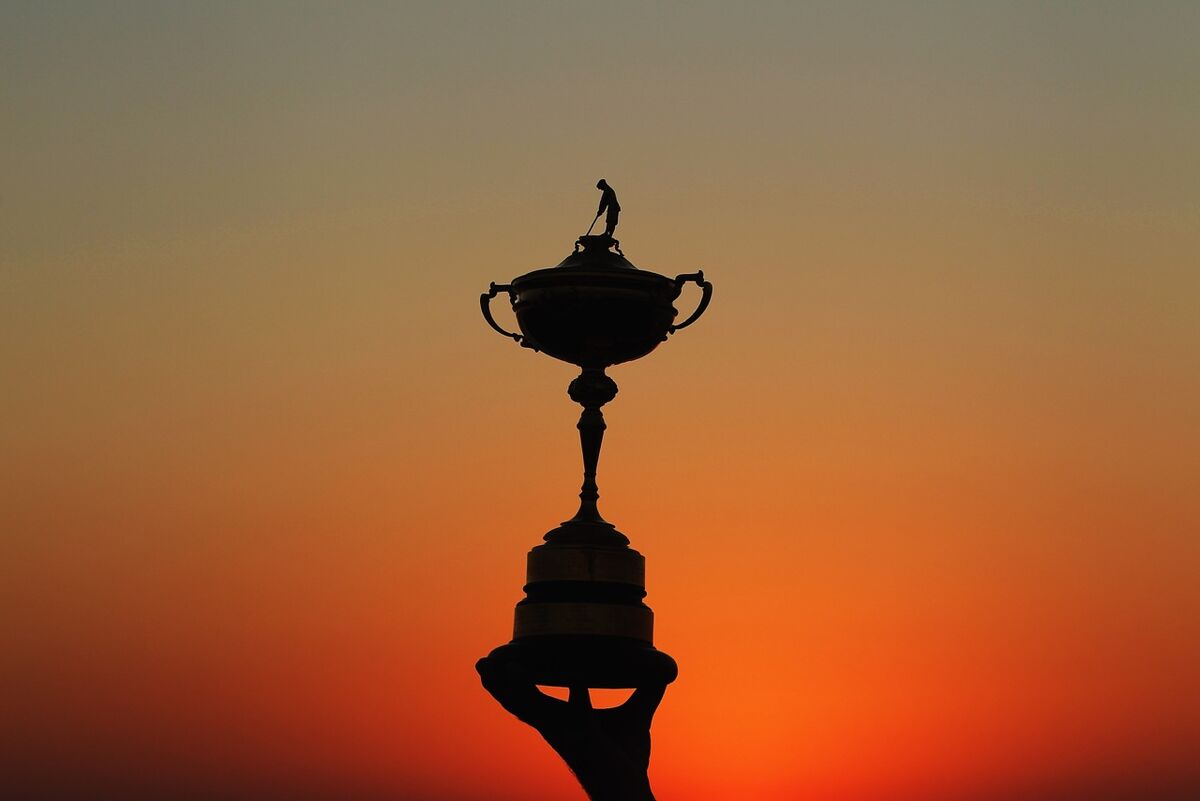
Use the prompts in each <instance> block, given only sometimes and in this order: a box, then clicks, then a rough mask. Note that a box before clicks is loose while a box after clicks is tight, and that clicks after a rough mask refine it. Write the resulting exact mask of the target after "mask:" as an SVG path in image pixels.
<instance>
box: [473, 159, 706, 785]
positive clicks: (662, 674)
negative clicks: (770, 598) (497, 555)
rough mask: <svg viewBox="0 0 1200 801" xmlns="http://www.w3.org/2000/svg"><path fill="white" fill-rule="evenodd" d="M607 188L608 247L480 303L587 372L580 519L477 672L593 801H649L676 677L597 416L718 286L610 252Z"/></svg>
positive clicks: (540, 550) (574, 390)
mask: <svg viewBox="0 0 1200 801" xmlns="http://www.w3.org/2000/svg"><path fill="white" fill-rule="evenodd" d="M597 186H598V187H599V188H600V189H601V190H602V191H603V192H604V196H603V197H602V199H601V201H600V210H599V211H598V212H597V213H596V219H597V220H598V219H600V215H601V214H603V213H604V212H605V211H607V212H608V228H607V231H606V232H605V233H604V235H601V236H592V235H591V233H590V232H591V229H590V228H589V229H588V231H589V233H588V234H585V235H584V236H582V237H580V238H579V240H578V241H577V242H576V243H575V252H574V253H572V254H571V255H569V256H568V257H567V258H566V259H564V260H563V261H562V262H561V263H560V264H559V265H558V266H557V267H551V268H546V269H542V270H534V271H532V272H530V273H526V274H525V275H522V276H518V277H517V278H515V279H513V281H512V282H511V284H502V285H498V284H495V283H493V284H492V285H491V287H490V288H489V290H488V291H487V292H485V293H483V294H482V295H481V296H480V298H479V306H480V310H481V311H482V313H483V316H484V319H485V320H487V323H488V325H490V326H491V327H492V328H493V329H495V330H496V331H497V332H499V333H501V334H503V335H504V336H506V337H510V338H512V339H513V340H514V341H516V342H518V343H520V344H521V346H522V347H525V348H529V349H531V350H534V351H537V352H541V353H545V354H546V355H548V356H552V357H554V358H556V359H561V360H562V361H565V362H570V363H571V364H574V365H576V366H578V367H580V368H581V372H580V374H579V376H577V377H576V378H575V380H574V381H572V382H571V384H570V386H569V387H568V388H567V394H568V395H569V396H570V398H571V400H573V401H575V402H576V403H578V404H579V405H580V406H582V407H583V412H582V414H581V415H580V417H579V423H578V425H577V426H576V428H578V430H579V444H580V448H581V451H582V455H583V485H582V487H581V488H580V492H579V510H578V511H577V512H576V513H575V516H574V517H572V518H571V519H570V520H567V521H564V522H563V523H561V524H560V525H559V526H558V527H556V528H554V529H553V530H551V531H550V532H548V533H547V534H546V535H545V536H544V537H543V539H544V540H545V542H543V543H542V544H541V545H538V546H536V547H534V548H533V549H532V550H530V551H529V554H528V557H527V559H526V572H525V587H524V590H525V598H524V600H522V601H520V602H519V603H518V604H517V606H516V609H515V610H514V613H513V638H512V641H511V642H508V643H506V644H504V645H501V646H499V647H498V648H495V649H494V650H493V651H492V652H491V653H490V654H488V656H487V657H486V658H484V659H481V660H479V662H478V663H476V669H477V670H478V671H479V676H480V678H481V679H482V680H483V686H484V687H485V688H486V689H487V691H488V692H490V693H491V694H492V696H493V697H494V698H495V699H496V700H497V701H499V702H500V704H501V705H502V706H503V707H504V708H505V709H507V710H508V711H509V712H511V713H512V714H514V715H516V716H517V718H519V719H520V720H522V721H524V722H525V723H527V724H529V725H530V726H532V727H534V728H535V729H536V730H537V731H538V732H539V733H540V734H541V735H542V737H543V738H545V740H546V742H548V743H549V744H550V746H551V747H552V748H554V750H555V751H557V752H558V754H559V755H560V756H561V757H562V758H563V759H564V760H565V761H566V763H567V765H568V766H569V767H570V768H571V770H572V771H574V773H575V775H576V776H577V777H578V778H579V782H580V784H582V785H583V788H584V789H585V790H586V791H587V793H588V795H589V796H590V797H591V798H592V799H593V801H618V800H619V801H647V800H648V799H653V795H652V794H651V792H650V784H649V781H648V779H647V777H646V768H647V766H648V765H649V762H650V722H651V720H652V719H653V717H654V712H655V710H656V709H657V708H658V705H659V702H660V701H662V698H663V694H664V692H665V691H666V687H667V685H668V684H670V683H671V682H672V681H674V680H675V677H676V675H677V674H678V668H677V667H676V664H675V660H674V659H672V658H671V656H670V655H669V654H667V653H665V652H663V651H660V650H658V649H657V648H655V647H654V614H653V612H652V611H651V610H650V607H648V606H647V605H646V604H645V603H644V602H643V599H644V598H645V597H646V560H645V558H644V557H643V556H642V555H641V554H640V553H638V552H637V551H635V550H634V549H633V548H630V547H629V538H628V537H626V536H625V535H624V534H622V533H621V532H620V531H618V530H617V528H616V527H615V526H614V525H613V524H612V523H609V522H608V521H607V520H605V519H604V518H603V517H602V516H601V515H600V510H599V508H598V507H597V501H598V499H599V497H600V492H599V488H598V486H597V483H596V467H597V463H598V461H599V458H600V447H601V444H602V442H603V438H604V431H605V429H606V428H607V426H606V425H605V422H604V414H603V413H602V412H601V407H602V406H604V405H605V404H607V403H608V402H610V401H611V400H613V398H614V397H615V396H616V394H617V385H616V382H615V381H613V380H612V379H611V378H610V377H609V376H608V375H606V373H605V370H606V369H607V368H608V367H611V366H612V365H615V364H621V363H622V362H627V361H631V360H633V359H638V358H641V357H642V356H645V355H646V354H648V353H649V352H650V351H652V350H654V349H655V348H656V347H658V345H659V344H661V343H662V342H665V341H666V340H667V338H668V337H669V336H670V335H671V334H673V333H675V332H676V331H678V330H680V329H682V328H686V327H687V326H689V325H691V324H692V323H694V322H695V321H696V320H697V319H698V318H699V317H700V315H702V314H703V313H704V310H705V309H706V308H707V307H708V302H709V299H710V298H711V297H712V284H710V283H709V282H708V281H706V280H704V274H703V273H700V272H697V273H690V274H687V275H679V276H676V277H675V278H673V279H672V278H668V277H667V276H665V275H659V274H658V273H653V272H650V271H648V270H639V269H638V268H637V267H635V266H634V265H633V264H632V263H630V261H629V260H628V259H626V258H625V256H624V254H622V253H621V251H620V248H619V246H618V243H617V241H616V240H615V239H613V238H612V232H613V230H614V229H615V228H616V225H617V214H618V213H619V211H620V206H619V205H617V198H616V193H614V192H613V190H612V187H610V186H609V185H608V184H607V183H606V182H605V181H600V183H598V184H597ZM592 225H593V226H594V225H595V220H593V221H592ZM614 250H615V252H614ZM693 281H694V282H695V283H696V284H697V285H698V286H699V287H700V289H701V297H700V300H699V305H698V306H697V307H696V310H695V311H693V312H692V313H691V314H690V315H689V316H688V317H687V318H686V319H684V320H683V321H682V322H679V323H676V322H675V320H676V317H677V315H678V310H677V309H676V308H675V306H674V303H675V300H676V299H677V298H678V297H679V295H680V292H681V291H682V289H683V287H684V285H685V284H687V283H688V282H693ZM501 292H503V293H506V294H507V295H508V298H509V301H510V303H511V305H512V308H513V312H514V314H515V315H516V319H517V324H518V326H519V327H520V331H521V333H519V334H517V333H513V332H510V331H506V330H505V329H503V328H501V327H500V325H499V324H498V323H497V322H496V320H495V319H494V318H493V317H492V313H491V301H492V299H493V298H495V297H496V296H497V295H498V294H500V293H501ZM538 685H543V686H551V687H567V688H570V697H569V700H567V701H560V700H557V699H554V698H551V697H549V696H547V695H545V694H543V693H542V692H541V691H540V690H538ZM588 688H614V689H624V688H635V689H634V693H633V695H631V696H630V697H629V700H628V701H626V702H625V703H624V704H622V705H621V706H620V707H617V708H615V709H593V708H592V705H591V699H590V696H589V689H588Z"/></svg>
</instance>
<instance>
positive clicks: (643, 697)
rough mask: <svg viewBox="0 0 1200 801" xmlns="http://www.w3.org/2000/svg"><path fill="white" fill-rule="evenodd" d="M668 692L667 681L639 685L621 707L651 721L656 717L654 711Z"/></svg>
mask: <svg viewBox="0 0 1200 801" xmlns="http://www.w3.org/2000/svg"><path fill="white" fill-rule="evenodd" d="M666 692H667V685H666V683H665V682H660V683H656V684H647V685H645V686H642V687H638V688H637V689H636V690H634V691H633V695H631V696H629V700H628V701H626V702H625V703H624V704H622V705H621V708H622V709H625V710H627V711H629V712H631V713H633V714H635V715H638V716H639V717H643V718H645V719H646V720H647V721H649V720H650V718H652V717H654V712H655V710H657V709H658V705H659V704H660V703H661V702H662V699H663V695H664V694H666Z"/></svg>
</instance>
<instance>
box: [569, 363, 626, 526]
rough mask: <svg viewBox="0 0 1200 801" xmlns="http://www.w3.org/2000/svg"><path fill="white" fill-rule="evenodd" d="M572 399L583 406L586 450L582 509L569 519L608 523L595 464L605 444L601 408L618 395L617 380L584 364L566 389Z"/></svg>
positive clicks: (581, 428) (581, 443)
mask: <svg viewBox="0 0 1200 801" xmlns="http://www.w3.org/2000/svg"><path fill="white" fill-rule="evenodd" d="M567 394H568V395H570V396H571V400H573V401H575V402H576V403H578V404H579V405H580V406H582V407H583V413H582V414H580V415H579V424H578V425H577V426H576V428H578V429H579V446H580V448H581V449H582V450H583V486H582V487H581V488H580V490H579V511H578V512H576V513H575V517H573V518H571V521H570V522H575V523H602V524H603V523H605V520H604V518H603V517H601V516H600V510H599V509H598V508H597V506H596V502H597V501H598V500H599V499H600V489H599V487H598V486H597V484H596V465H597V463H598V462H599V461H600V446H601V445H602V444H603V443H604V430H605V429H606V428H607V427H608V426H606V425H605V424H604V414H603V412H601V411H600V407H601V406H603V405H604V404H606V403H608V402H609V401H610V400H612V399H613V398H614V397H616V395H617V382H615V381H613V380H612V379H611V378H609V377H608V376H607V375H605V374H604V369H603V368H594V367H585V368H584V369H583V372H581V373H580V374H579V377H578V378H576V379H575V380H574V381H572V382H571V385H570V386H569V387H568V388H567Z"/></svg>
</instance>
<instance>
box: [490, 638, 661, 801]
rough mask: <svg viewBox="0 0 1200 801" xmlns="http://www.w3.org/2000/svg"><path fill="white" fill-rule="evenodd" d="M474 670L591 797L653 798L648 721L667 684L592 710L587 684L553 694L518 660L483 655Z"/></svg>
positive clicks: (615, 800)
mask: <svg viewBox="0 0 1200 801" xmlns="http://www.w3.org/2000/svg"><path fill="white" fill-rule="evenodd" d="M475 669H476V670H478V671H479V677H480V679H482V680H483V686H484V688H485V689H486V690H487V691H488V692H489V693H491V694H492V697H493V698H495V699H496V700H497V701H499V702H500V705H501V706H503V707H504V708H505V709H507V710H508V711H509V712H511V713H512V714H514V715H516V716H517V718H519V719H520V720H521V721H523V722H524V723H528V724H529V725H530V726H532V727H533V728H535V729H537V731H538V733H540V734H541V735H542V737H543V738H545V740H546V742H548V743H550V747H551V748H553V749H554V750H555V751H557V752H558V755H559V756H561V757H562V758H563V761H565V762H566V763H567V766H568V767H569V768H570V769H571V770H572V771H573V772H574V773H575V776H576V778H578V779H579V783H580V784H582V785H583V789H584V790H585V791H586V792H587V794H588V797H589V798H591V799H592V801H653V799H654V795H653V794H652V793H651V792H650V781H649V779H648V778H647V776H646V769H647V768H648V767H649V765H650V721H651V719H652V718H653V717H654V711H655V710H656V709H658V704H659V702H660V701H662V698H663V693H665V692H666V689H667V685H666V684H665V683H660V684H654V685H651V686H646V687H640V688H638V689H637V690H635V691H634V693H633V695H631V696H630V697H629V700H627V701H626V702H625V703H624V704H622V705H621V706H619V707H614V708H612V709H593V708H592V704H591V698H590V696H589V695H588V690H587V688H586V687H573V688H571V690H570V698H569V700H567V701H560V700H558V699H557V698H551V697H550V696H548V695H546V694H545V693H543V692H542V691H541V690H539V689H538V688H537V685H535V684H534V683H533V680H532V679H531V678H530V677H529V675H528V673H526V671H525V669H524V667H523V666H522V665H521V664H520V663H518V662H513V661H500V660H497V659H495V658H484V659H480V660H479V661H478V662H477V663H475Z"/></svg>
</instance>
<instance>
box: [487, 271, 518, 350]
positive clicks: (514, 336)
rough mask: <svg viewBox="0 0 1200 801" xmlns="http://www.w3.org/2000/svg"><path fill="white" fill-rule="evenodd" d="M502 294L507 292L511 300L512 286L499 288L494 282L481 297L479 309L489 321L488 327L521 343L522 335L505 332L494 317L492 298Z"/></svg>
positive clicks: (502, 285)
mask: <svg viewBox="0 0 1200 801" xmlns="http://www.w3.org/2000/svg"><path fill="white" fill-rule="evenodd" d="M501 292H507V293H508V296H509V298H510V299H511V298H512V287H511V286H509V285H508V284H501V285H499V286H497V284H496V282H495V281H493V282H492V285H491V286H490V287H488V291H487V292H484V293H483V294H482V295H480V296H479V309H480V310H481V311H482V312H483V319H485V320H487V324H488V325H490V326H491V327H492V328H494V329H495V330H496V331H498V332H500V333H501V334H504V336H506V337H510V338H512V340H513V342H520V341H521V335H520V334H514V333H512V332H511V331H505V330H504V329H503V328H501V327H500V326H499V325H497V324H496V319H495V318H494V317H492V298H494V297H496V295H498V294H500V293H501Z"/></svg>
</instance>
